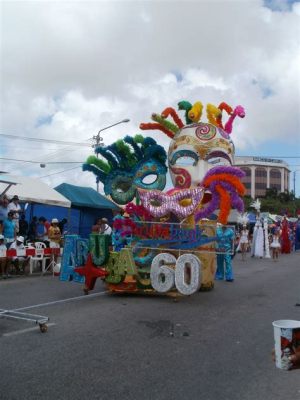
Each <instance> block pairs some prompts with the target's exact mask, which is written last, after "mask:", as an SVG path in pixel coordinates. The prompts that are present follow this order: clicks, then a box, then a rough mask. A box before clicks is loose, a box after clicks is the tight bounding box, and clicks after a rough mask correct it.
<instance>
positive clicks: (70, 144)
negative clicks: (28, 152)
mask: <svg viewBox="0 0 300 400" xmlns="http://www.w3.org/2000/svg"><path fill="white" fill-rule="evenodd" d="M0 136H3V137H6V138H10V139H17V140H28V141H30V142H42V143H43V142H44V143H55V144H61V145H64V146H65V145H69V146H88V147H91V144H90V143H85V142H81V143H80V142H67V141H63V140H54V139H41V138H33V137H28V136H17V135H9V134H6V133H0ZM87 140H91V139H87Z"/></svg>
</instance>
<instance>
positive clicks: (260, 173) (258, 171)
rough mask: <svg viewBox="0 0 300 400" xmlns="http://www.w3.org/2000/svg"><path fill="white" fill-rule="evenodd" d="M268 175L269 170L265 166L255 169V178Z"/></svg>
mask: <svg viewBox="0 0 300 400" xmlns="http://www.w3.org/2000/svg"><path fill="white" fill-rule="evenodd" d="M266 177H267V171H266V170H265V168H256V169H255V178H266Z"/></svg>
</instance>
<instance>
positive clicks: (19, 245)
mask: <svg viewBox="0 0 300 400" xmlns="http://www.w3.org/2000/svg"><path fill="white" fill-rule="evenodd" d="M12 249H14V250H16V252H18V250H25V246H24V237H23V236H17V237H16V240H15V241H14V242H12V244H11V245H10V248H9V250H12ZM29 260H30V257H27V256H18V255H16V256H14V257H12V258H11V261H12V264H13V265H14V267H15V269H16V274H17V275H20V273H21V269H22V272H23V273H25V270H26V267H27V266H28V264H29Z"/></svg>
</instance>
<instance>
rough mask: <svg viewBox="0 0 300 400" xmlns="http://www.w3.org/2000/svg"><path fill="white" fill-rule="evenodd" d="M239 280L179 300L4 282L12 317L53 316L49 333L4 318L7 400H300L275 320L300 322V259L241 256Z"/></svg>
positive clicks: (2, 389) (51, 281) (0, 301)
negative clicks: (275, 350) (277, 359)
mask: <svg viewBox="0 0 300 400" xmlns="http://www.w3.org/2000/svg"><path fill="white" fill-rule="evenodd" d="M234 272H235V281H234V282H233V283H229V282H223V281H218V282H216V285H215V289H214V290H213V291H211V292H206V293H202V292H200V293H197V294H195V295H193V296H190V297H182V298H180V299H179V301H177V302H175V301H174V299H172V298H169V297H166V296H156V297H153V296H152V297H149V296H137V295H131V296H130V295H110V294H108V293H106V292H105V286H104V285H103V284H102V282H98V283H97V285H96V289H95V291H94V292H93V293H98V294H97V295H92V296H91V295H89V296H83V295H82V293H83V292H82V286H81V285H80V284H77V283H72V282H60V281H59V279H58V278H57V277H52V276H43V277H41V276H38V277H37V276H34V277H21V278H15V279H10V280H5V281H0V307H1V308H2V309H18V308H27V307H28V308H27V309H26V310H24V312H25V311H26V312H30V313H35V314H40V315H45V316H48V317H49V318H50V321H49V329H48V332H47V333H40V331H39V329H38V327H37V326H35V325H34V324H33V323H30V322H24V321H14V320H7V319H0V367H1V373H0V399H1V400H19V399H22V400H25V399H28V400H34V399H43V400H48V399H55V400H61V399H62V400H69V399H70V400H77V399H83V400H84V399H100V400H108V399H109V400H114V399H122V400H127V399H128V400H129V399H130V400H136V399H146V400H177V399H178V400H179V399H180V400H201V399H203V400H204V399H205V400H297V399H299V400H300V369H299V370H294V371H282V370H279V369H277V368H276V367H275V365H274V363H273V362H272V360H271V350H272V347H273V345H274V341H273V327H272V321H274V320H278V319H295V320H300V307H297V306H295V304H296V303H300V252H298V253H293V254H290V255H282V256H281V257H280V260H279V262H278V263H275V262H273V261H272V260H269V259H251V258H248V259H247V260H246V262H242V261H241V260H240V255H237V256H236V258H235V259H234ZM74 297H80V298H79V299H77V300H73V301H66V302H62V301H61V300H64V299H69V298H74ZM51 302H56V303H51ZM47 303H48V304H47ZM49 303H50V304H49Z"/></svg>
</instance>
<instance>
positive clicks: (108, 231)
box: [99, 218, 112, 235]
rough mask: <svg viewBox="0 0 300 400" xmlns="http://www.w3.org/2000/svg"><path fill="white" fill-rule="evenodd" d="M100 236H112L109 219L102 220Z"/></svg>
mask: <svg viewBox="0 0 300 400" xmlns="http://www.w3.org/2000/svg"><path fill="white" fill-rule="evenodd" d="M99 233H100V235H111V233H112V229H111V227H110V226H109V225H108V219H107V218H102V219H101V221H100V231H99Z"/></svg>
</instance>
